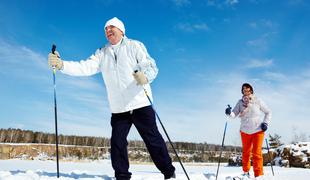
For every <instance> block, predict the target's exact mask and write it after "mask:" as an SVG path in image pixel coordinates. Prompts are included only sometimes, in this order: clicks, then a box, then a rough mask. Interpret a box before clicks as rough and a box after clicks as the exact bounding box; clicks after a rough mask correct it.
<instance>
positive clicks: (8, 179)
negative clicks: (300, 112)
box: [0, 160, 310, 180]
mask: <svg viewBox="0 0 310 180" xmlns="http://www.w3.org/2000/svg"><path fill="white" fill-rule="evenodd" d="M174 165H175V167H176V176H177V178H176V180H187V178H186V176H185V174H184V173H183V170H182V168H181V166H180V165H179V163H177V162H175V163H174ZM184 166H185V168H186V170H187V173H188V175H189V177H190V179H191V180H215V176H214V175H215V173H216V168H217V165H216V164H195V163H192V164H189V163H185V164H184ZM130 171H131V172H132V174H133V175H132V178H131V179H132V180H163V175H162V174H161V173H160V172H159V171H158V170H157V169H156V167H155V166H154V165H153V164H133V163H132V164H131V166H130ZM264 171H265V178H264V179H266V180H309V179H310V170H309V169H301V168H281V167H274V172H275V176H274V177H273V176H272V173H271V168H270V167H269V166H266V167H264ZM241 172H242V169H241V167H228V166H224V165H222V166H221V167H220V171H219V176H218V180H226V178H227V177H228V176H231V177H234V176H237V175H240V174H241ZM251 173H252V172H251ZM113 176H114V171H113V169H112V166H111V162H110V161H109V160H104V161H91V162H60V178H59V180H72V179H83V180H90V179H91V180H112V179H113ZM252 176H253V173H252ZM52 179H55V180H56V179H58V178H57V173H56V163H55V162H54V161H39V160H33V161H30V160H0V180H52Z"/></svg>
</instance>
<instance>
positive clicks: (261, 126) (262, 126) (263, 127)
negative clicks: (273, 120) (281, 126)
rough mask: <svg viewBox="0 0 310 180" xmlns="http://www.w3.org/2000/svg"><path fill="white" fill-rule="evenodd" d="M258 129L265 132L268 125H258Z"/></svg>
mask: <svg viewBox="0 0 310 180" xmlns="http://www.w3.org/2000/svg"><path fill="white" fill-rule="evenodd" d="M260 128H261V129H262V130H263V131H264V132H265V131H267V129H268V124H267V123H264V122H263V123H262V124H261V125H260Z"/></svg>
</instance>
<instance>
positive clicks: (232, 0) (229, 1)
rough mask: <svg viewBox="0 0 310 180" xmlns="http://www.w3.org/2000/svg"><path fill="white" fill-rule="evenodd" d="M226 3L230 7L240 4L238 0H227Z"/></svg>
mask: <svg viewBox="0 0 310 180" xmlns="http://www.w3.org/2000/svg"><path fill="white" fill-rule="evenodd" d="M225 3H226V4H228V5H235V4H238V3H239V1H238V0H226V2H225Z"/></svg>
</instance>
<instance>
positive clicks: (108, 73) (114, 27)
mask: <svg viewBox="0 0 310 180" xmlns="http://www.w3.org/2000/svg"><path fill="white" fill-rule="evenodd" d="M105 35H106V38H107V40H108V41H109V43H108V44H107V45H106V46H105V47H103V48H100V49H98V50H97V51H96V52H95V54H94V55H92V56H90V57H89V58H88V59H87V60H82V61H79V62H76V61H63V60H61V59H60V56H59V53H58V52H55V54H52V53H50V54H49V57H48V63H49V65H50V67H54V68H56V69H58V70H61V72H62V73H65V74H68V75H72V76H90V75H93V74H96V73H99V72H101V74H102V77H103V80H104V83H105V87H106V89H107V94H108V100H109V105H110V109H111V112H112V117H111V126H112V137H111V160H112V166H113V169H114V171H115V177H116V179H117V180H129V179H130V178H131V173H130V172H129V171H128V169H129V161H128V152H127V135H128V133H129V130H130V127H131V126H132V124H134V125H135V126H136V128H137V130H138V132H139V134H140V135H141V137H142V139H143V141H144V142H145V144H146V147H147V149H148V151H149V152H150V155H151V158H152V159H153V161H154V163H155V165H156V167H157V168H158V169H159V170H160V171H161V172H162V173H163V174H164V176H165V179H170V178H172V177H175V174H174V171H175V168H174V167H173V165H172V162H171V158H170V157H169V154H168V150H167V147H166V144H165V141H164V139H163V138H162V136H161V134H160V133H159V131H158V129H157V125H156V119H155V113H154V110H153V109H152V107H151V105H150V102H149V100H148V98H147V97H146V95H145V93H144V90H143V87H144V88H145V89H146V91H147V92H148V95H149V97H150V98H151V99H152V92H151V88H150V85H149V84H150V83H151V82H152V81H153V80H154V79H155V77H156V75H157V73H158V69H157V67H156V64H155V61H154V60H153V59H152V58H151V57H150V55H149V54H148V53H147V50H146V48H145V46H144V45H143V44H142V43H141V42H139V41H136V40H131V39H128V38H127V37H126V36H125V26H124V24H123V22H122V21H120V20H119V19H118V18H116V17H114V18H112V19H110V20H109V21H107V22H106V24H105Z"/></svg>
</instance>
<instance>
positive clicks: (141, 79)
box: [132, 71, 149, 85]
mask: <svg viewBox="0 0 310 180" xmlns="http://www.w3.org/2000/svg"><path fill="white" fill-rule="evenodd" d="M132 75H133V77H134V78H135V80H136V81H137V85H144V84H147V83H148V82H149V81H148V79H147V78H146V76H145V75H144V73H143V72H140V71H137V72H135V73H133V74H132Z"/></svg>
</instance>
